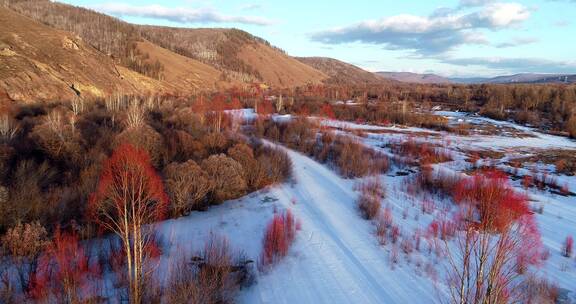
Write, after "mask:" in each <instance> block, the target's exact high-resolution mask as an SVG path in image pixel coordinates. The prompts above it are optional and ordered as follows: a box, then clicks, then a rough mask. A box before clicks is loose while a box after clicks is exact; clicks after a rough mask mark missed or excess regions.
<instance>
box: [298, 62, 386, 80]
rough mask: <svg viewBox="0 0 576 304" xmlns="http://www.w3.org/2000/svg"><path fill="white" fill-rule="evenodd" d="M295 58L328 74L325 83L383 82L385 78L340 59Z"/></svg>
mask: <svg viewBox="0 0 576 304" xmlns="http://www.w3.org/2000/svg"><path fill="white" fill-rule="evenodd" d="M296 59H298V60H299V61H300V62H302V63H304V64H307V65H309V66H311V67H313V68H315V69H317V70H319V71H322V72H323V73H324V74H326V75H328V76H329V78H328V79H327V80H326V82H327V83H331V84H355V85H358V84H379V83H384V82H385V80H383V79H382V78H381V77H378V76H377V75H374V73H370V72H368V71H365V70H363V69H361V68H359V67H357V66H355V65H352V64H349V63H346V62H342V61H340V60H336V59H332V58H326V57H297V58H296Z"/></svg>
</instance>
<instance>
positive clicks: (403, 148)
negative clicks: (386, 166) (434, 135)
mask: <svg viewBox="0 0 576 304" xmlns="http://www.w3.org/2000/svg"><path fill="white" fill-rule="evenodd" d="M392 152H394V153H395V154H399V155H401V156H403V157H404V158H406V157H408V158H409V160H410V161H412V160H414V161H417V162H419V163H420V164H422V165H426V164H437V163H443V162H448V161H452V156H451V155H450V154H449V153H447V152H446V151H444V150H441V149H439V148H436V147H434V146H432V145H430V144H429V143H426V142H418V141H416V140H415V139H414V138H409V139H407V140H404V141H401V142H399V143H392Z"/></svg>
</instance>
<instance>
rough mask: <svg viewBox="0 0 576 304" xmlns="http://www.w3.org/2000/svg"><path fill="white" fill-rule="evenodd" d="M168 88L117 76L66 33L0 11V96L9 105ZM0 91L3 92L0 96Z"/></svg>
mask: <svg viewBox="0 0 576 304" xmlns="http://www.w3.org/2000/svg"><path fill="white" fill-rule="evenodd" d="M144 82H145V83H146V87H147V88H149V89H150V90H153V91H155V92H162V91H170V90H171V89H172V88H170V87H169V86H165V85H163V84H161V83H160V82H158V81H154V80H150V79H145V78H140V77H134V75H133V74H131V73H124V75H123V74H122V73H121V71H120V70H118V69H117V68H116V66H115V64H114V63H113V62H112V60H111V59H110V58H109V57H108V56H106V55H103V54H102V53H100V52H99V51H97V50H96V49H94V48H93V47H91V46H89V45H86V44H85V43H84V42H83V41H82V39H80V38H78V37H76V36H74V35H73V34H71V33H68V32H63V31H58V30H54V29H52V28H49V27H47V26H45V25H42V24H39V23H37V22H35V21H33V20H31V19H29V18H27V17H24V16H22V15H20V14H18V13H15V12H13V11H11V10H8V9H5V8H2V7H0V95H4V96H6V95H7V96H8V98H9V99H11V100H23V101H31V100H55V99H70V98H73V97H74V96H76V95H77V94H78V95H80V96H82V97H101V96H106V95H109V94H113V93H114V92H125V93H137V92H141V88H140V84H142V83H144ZM2 92H4V93H2Z"/></svg>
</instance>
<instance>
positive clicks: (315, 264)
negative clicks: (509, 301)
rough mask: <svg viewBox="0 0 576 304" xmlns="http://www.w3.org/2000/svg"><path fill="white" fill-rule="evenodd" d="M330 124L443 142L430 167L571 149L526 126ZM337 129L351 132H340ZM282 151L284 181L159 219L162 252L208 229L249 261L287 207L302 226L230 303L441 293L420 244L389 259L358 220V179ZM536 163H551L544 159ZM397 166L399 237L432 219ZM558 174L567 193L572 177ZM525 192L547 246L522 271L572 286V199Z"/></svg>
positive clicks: (184, 246) (371, 138)
mask: <svg viewBox="0 0 576 304" xmlns="http://www.w3.org/2000/svg"><path fill="white" fill-rule="evenodd" d="M480 123H488V124H489V123H492V122H490V121H484V122H480ZM330 124H331V125H334V124H335V122H330ZM338 125H339V126H343V125H346V127H347V129H348V130H350V129H354V128H357V129H358V128H361V129H365V130H364V131H365V132H367V136H365V137H363V138H360V139H361V140H363V141H364V143H365V144H366V145H369V146H372V147H373V148H374V149H378V150H381V151H383V152H387V153H389V151H387V149H386V148H384V146H385V145H384V144H385V143H386V142H388V141H390V140H397V139H398V138H399V137H400V138H401V137H406V136H416V137H417V138H418V140H423V141H431V142H438V141H448V143H447V149H449V151H450V153H452V154H453V155H454V161H452V162H449V163H445V164H441V165H438V166H441V167H442V169H444V170H450V171H452V172H462V171H464V170H465V169H466V162H465V161H464V159H465V156H464V154H463V151H464V150H465V149H464V148H466V149H468V148H478V149H480V148H482V149H487V148H489V149H496V150H501V151H504V153H506V155H505V157H504V158H503V159H499V160H493V161H494V162H495V165H496V166H498V167H499V168H501V169H504V170H506V169H507V167H506V160H507V159H508V158H509V157H512V156H514V155H516V154H515V153H524V154H525V153H529V151H528V150H529V148H533V147H534V145H535V144H534V142H539V141H541V142H543V143H545V144H544V147H554V148H562V149H571V148H573V147H576V143H574V142H573V141H570V140H568V139H565V138H558V137H553V136H549V135H544V134H541V133H538V132H536V131H532V130H529V129H525V128H522V129H521V131H523V132H527V133H530V134H531V135H533V136H534V137H531V138H526V139H524V141H521V140H520V139H510V140H509V139H507V137H506V136H498V135H496V136H492V137H487V138H482V137H475V136H474V135H471V136H453V135H445V134H444V135H442V134H439V133H438V132H434V131H429V130H426V132H431V133H432V134H433V136H429V135H426V136H421V137H418V135H415V134H419V133H421V132H422V131H423V130H420V129H418V130H416V129H401V130H394V131H395V132H393V133H386V132H383V130H384V131H385V129H386V128H380V127H371V128H366V126H361V125H353V124H347V123H343V122H342V123H338ZM512 127H514V126H512ZM396 131H401V133H397V132H396ZM341 132H342V133H343V134H348V135H349V136H354V135H352V134H351V133H347V131H341ZM371 132H373V133H371ZM447 138H448V139H447ZM511 141H516V144H511ZM520 143H525V144H524V145H521V144H520ZM538 145H539V144H538ZM286 150H287V151H288V154H289V156H290V157H291V159H292V162H293V167H294V168H293V180H292V182H290V183H286V184H283V185H279V186H275V187H272V188H269V189H266V190H263V191H260V192H257V193H255V194H252V195H249V196H247V197H244V198H242V199H239V200H235V201H229V202H226V203H225V204H223V205H221V206H218V207H214V208H211V209H210V210H209V211H206V212H194V213H193V214H191V215H190V216H188V217H184V218H180V219H176V220H170V221H167V222H165V223H163V224H162V225H161V226H160V231H161V234H162V238H163V240H164V241H165V242H167V244H169V245H170V246H169V248H170V249H169V252H167V253H166V254H165V257H164V259H169V258H173V257H174V256H175V255H180V254H182V252H185V253H188V254H190V253H192V252H194V251H195V250H199V249H200V248H201V247H202V244H203V242H204V240H205V239H206V237H207V235H208V234H209V233H216V234H220V235H224V236H226V237H228V239H229V240H230V242H231V244H232V245H233V246H234V247H235V248H241V249H243V250H245V251H246V254H247V255H248V257H250V258H252V259H254V260H256V259H257V257H258V256H259V254H260V250H261V244H262V238H263V233H264V230H265V226H266V224H267V223H268V221H269V220H270V219H271V218H272V216H273V214H274V212H275V210H283V209H290V210H291V211H292V212H293V213H294V215H295V216H296V218H297V219H298V220H299V222H300V225H301V230H300V231H299V233H298V234H297V237H296V241H295V243H294V246H292V248H291V249H290V253H289V256H288V257H287V258H285V259H284V260H282V261H281V262H280V263H279V264H278V265H276V266H275V267H273V268H271V269H269V270H267V271H264V272H259V273H258V275H257V282H256V284H255V285H253V286H251V287H248V288H245V289H243V290H242V291H241V292H240V295H239V299H238V302H239V303H302V304H303V303H435V302H440V301H443V300H446V299H447V298H446V297H447V294H446V287H445V284H444V283H443V273H444V271H445V268H444V266H443V263H442V261H440V260H439V259H438V258H437V257H436V256H434V255H433V254H431V253H429V252H426V250H424V249H423V250H421V251H420V252H415V253H414V254H412V255H410V256H408V255H404V254H402V253H400V258H399V259H398V260H397V261H395V262H394V261H393V260H392V258H391V256H392V253H391V252H392V251H393V250H394V249H393V248H392V247H390V246H381V245H380V244H379V243H378V242H377V239H376V237H375V236H374V231H375V227H374V225H373V224H372V223H371V222H369V221H366V220H363V219H362V218H361V216H360V214H359V212H358V209H357V207H356V199H357V196H358V193H357V192H355V191H354V186H355V184H356V183H357V182H358V181H357V180H347V179H342V178H341V177H339V176H338V175H337V174H336V173H335V172H334V171H333V170H331V169H330V168H329V167H328V166H326V165H323V164H320V163H318V162H316V161H314V160H313V159H311V158H308V157H306V156H304V155H302V154H300V153H298V152H295V151H292V150H289V149H286ZM541 167H542V169H547V170H549V169H550V168H549V166H548V167H547V166H541ZM398 170H399V169H398V168H393V169H392V170H391V172H390V173H389V174H387V175H382V176H380V178H381V179H382V181H383V184H384V185H385V186H386V188H387V198H386V199H385V200H384V202H383V206H387V207H389V208H391V210H392V211H393V214H394V219H395V222H396V223H397V224H398V226H399V227H400V229H401V231H402V234H403V235H412V234H413V233H414V231H415V230H417V229H420V230H422V229H426V227H427V226H428V225H429V223H430V222H431V221H432V220H433V219H434V216H433V215H430V214H422V213H421V211H420V205H419V201H420V200H421V197H414V196H411V195H408V194H407V193H406V190H405V186H406V183H407V182H408V181H409V180H410V179H409V178H410V176H399V175H396V174H394V173H396V172H397V171H398ZM521 170H522V169H521ZM550 173H551V174H553V172H550ZM557 178H558V179H559V181H560V182H562V183H566V184H568V185H569V186H570V189H571V190H572V191H574V190H575V188H576V178H575V177H567V176H562V177H557ZM513 185H514V186H515V187H516V188H517V191H526V190H524V189H523V188H522V187H521V185H520V181H516V182H513ZM528 194H529V195H530V198H531V204H533V205H539V204H541V205H543V206H544V212H543V213H542V214H536V215H535V216H536V218H537V222H538V226H539V229H540V231H541V233H542V240H543V244H544V246H545V247H546V248H547V250H549V252H550V258H549V259H548V260H547V261H545V264H544V265H543V266H541V267H539V268H537V269H532V270H531V271H532V272H533V273H535V274H536V275H538V276H542V277H546V278H548V279H549V280H550V281H551V282H553V283H556V284H558V285H559V286H560V287H561V288H562V289H563V290H564V291H572V290H576V268H575V261H574V258H571V259H568V258H565V257H562V256H561V254H560V251H561V247H562V242H563V241H564V239H565V238H566V236H568V235H576V197H574V196H566V197H565V196H560V195H556V194H553V193H551V192H548V191H539V190H536V189H529V190H528ZM423 247H424V246H423ZM396 249H397V248H396ZM166 271H168V272H169V271H170V269H167V270H166Z"/></svg>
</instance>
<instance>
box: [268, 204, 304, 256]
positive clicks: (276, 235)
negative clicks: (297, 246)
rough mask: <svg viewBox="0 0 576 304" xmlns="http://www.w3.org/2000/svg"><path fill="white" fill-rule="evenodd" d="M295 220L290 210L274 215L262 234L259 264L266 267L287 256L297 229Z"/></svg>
mask: <svg viewBox="0 0 576 304" xmlns="http://www.w3.org/2000/svg"><path fill="white" fill-rule="evenodd" d="M297 226H298V225H297V224H296V220H295V218H294V215H292V212H291V211H290V210H287V211H285V212H284V213H282V214H280V213H276V214H275V215H274V218H272V221H270V223H268V226H267V227H266V232H265V234H264V239H263V244H262V253H261V256H260V264H261V266H262V267H267V266H270V265H272V264H275V263H276V262H278V261H279V260H280V259H282V258H283V257H285V256H286V255H287V254H288V249H290V246H291V245H292V243H293V242H294V238H295V236H296V228H297Z"/></svg>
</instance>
